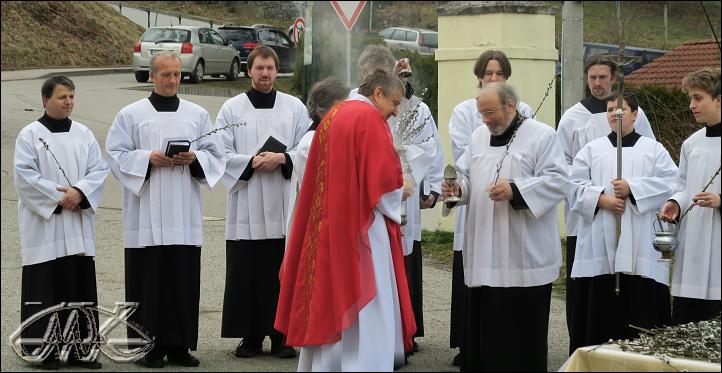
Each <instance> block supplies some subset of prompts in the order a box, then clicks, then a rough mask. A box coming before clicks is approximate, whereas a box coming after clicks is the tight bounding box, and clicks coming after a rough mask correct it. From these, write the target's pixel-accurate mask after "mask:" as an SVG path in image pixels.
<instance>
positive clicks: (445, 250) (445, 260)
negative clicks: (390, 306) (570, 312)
mask: <svg viewBox="0 0 722 373" xmlns="http://www.w3.org/2000/svg"><path fill="white" fill-rule="evenodd" d="M565 241H566V240H565V239H562V240H561V246H562V266H561V268H560V269H559V278H557V279H556V281H554V284H552V293H553V294H554V295H557V296H560V297H564V296H565V295H566V285H565V281H566V273H567V266H566V257H567V250H566V242H565ZM421 244H422V247H423V252H424V258H425V259H429V260H430V261H431V263H430V264H431V265H433V266H436V267H438V268H442V269H447V270H451V268H452V262H453V259H454V253H453V250H454V249H453V245H454V232H448V231H442V230H435V231H429V230H425V229H424V230H422V231H421Z"/></svg>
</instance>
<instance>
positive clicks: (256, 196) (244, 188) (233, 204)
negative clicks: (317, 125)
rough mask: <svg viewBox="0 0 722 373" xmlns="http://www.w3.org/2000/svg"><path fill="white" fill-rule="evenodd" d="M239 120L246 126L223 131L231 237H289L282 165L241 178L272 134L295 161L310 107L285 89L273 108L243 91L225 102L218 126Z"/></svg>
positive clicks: (228, 233) (287, 183)
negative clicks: (253, 100)
mask: <svg viewBox="0 0 722 373" xmlns="http://www.w3.org/2000/svg"><path fill="white" fill-rule="evenodd" d="M240 122H243V123H246V125H245V126H241V127H236V128H233V130H232V131H224V133H223V135H222V136H221V137H222V139H223V143H224V145H225V151H226V155H227V157H228V163H227V165H226V172H225V175H224V176H223V184H224V185H225V187H226V190H227V191H228V207H227V215H226V240H265V239H276V238H284V237H285V236H286V221H287V217H288V215H289V214H288V208H289V199H290V191H291V182H290V180H289V179H285V178H284V177H283V175H282V174H281V168H280V166H279V168H277V169H276V170H274V171H272V172H260V171H254V173H253V175H252V176H251V178H250V179H249V180H248V181H245V180H240V177H241V175H242V174H243V172H244V171H245V170H246V167H247V166H249V162H251V159H252V158H253V156H255V155H256V154H257V153H258V151H259V150H260V149H261V147H262V146H263V144H264V143H265V142H266V140H268V139H269V137H270V136H273V137H274V138H275V139H276V140H278V141H280V142H281V143H283V144H284V145H285V146H286V153H288V155H289V156H290V158H291V160H293V159H294V158H295V152H296V146H297V144H298V142H299V141H300V140H301V138H302V137H303V135H304V134H306V132H307V130H308V125H309V117H308V111H306V107H305V106H304V105H303V103H302V102H301V101H300V100H299V99H297V98H296V97H293V96H291V95H288V94H285V93H282V92H276V101H275V104H274V107H273V108H272V109H256V108H254V107H253V104H252V103H251V101H250V100H249V99H248V95H246V93H242V94H240V95H238V96H236V97H233V98H230V99H229V100H228V101H226V102H225V103H224V104H223V106H222V107H221V110H220V112H219V113H218V118H217V119H216V127H223V126H225V125H227V124H229V123H240ZM294 168H295V165H294Z"/></svg>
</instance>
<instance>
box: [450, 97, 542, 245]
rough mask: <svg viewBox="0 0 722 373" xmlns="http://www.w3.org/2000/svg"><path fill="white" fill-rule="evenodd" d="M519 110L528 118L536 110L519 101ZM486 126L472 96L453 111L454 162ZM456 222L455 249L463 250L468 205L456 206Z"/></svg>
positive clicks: (451, 134)
mask: <svg viewBox="0 0 722 373" xmlns="http://www.w3.org/2000/svg"><path fill="white" fill-rule="evenodd" d="M517 111H518V112H519V113H520V114H521V115H523V116H524V117H526V118H531V117H532V115H533V114H534V112H533V111H532V110H531V107H530V106H529V105H528V104H526V103H524V102H521V101H519V103H518V104H517ZM483 126H484V121H483V120H482V115H481V114H480V113H479V110H478V109H477V108H476V99H475V98H472V99H469V100H466V101H462V102H461V103H459V104H458V105H456V107H454V110H453V111H452V112H451V119H450V120H449V136H450V137H451V155H452V157H454V164H456V162H458V161H459V158H461V156H462V155H463V154H464V152H465V151H466V149H467V148H468V147H469V143H471V134H472V133H474V131H475V130H476V129H477V128H479V127H483ZM454 220H455V224H454V251H461V249H462V248H463V247H464V231H465V230H466V228H465V227H466V206H464V205H460V206H457V207H456V218H455V219H454Z"/></svg>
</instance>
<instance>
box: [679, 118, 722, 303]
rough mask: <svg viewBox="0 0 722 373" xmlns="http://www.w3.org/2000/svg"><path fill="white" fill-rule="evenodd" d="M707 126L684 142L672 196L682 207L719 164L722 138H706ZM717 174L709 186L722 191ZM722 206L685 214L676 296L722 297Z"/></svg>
mask: <svg viewBox="0 0 722 373" xmlns="http://www.w3.org/2000/svg"><path fill="white" fill-rule="evenodd" d="M705 130H706V129H705V128H702V129H701V130H699V131H697V132H695V133H694V134H692V136H690V137H689V138H688V139H687V140H685V141H684V143H683V144H682V151H681V153H680V157H679V176H678V178H677V182H676V184H675V194H674V196H672V199H673V200H675V201H677V203H678V204H679V207H680V209H681V212H680V215H681V214H682V213H683V212H684V211H686V210H687V208H688V207H689V206H690V204H691V203H692V197H694V196H695V195H696V194H697V193H700V192H702V189H703V188H704V187H705V185H707V183H708V182H709V180H710V179H711V178H712V175H714V173H715V172H716V171H717V169H718V168H719V167H720V138H719V137H706V136H705ZM721 177H722V175H717V177H715V179H714V181H713V182H712V184H710V186H709V187H708V188H707V191H708V192H713V193H717V194H719V193H720V178H721ZM720 223H721V221H720V209H719V208H708V207H699V206H695V207H694V208H692V210H690V212H689V213H688V214H687V215H686V216H685V217H684V219H683V220H682V223H681V228H680V233H679V236H678V238H679V246H677V255H676V259H675V262H674V272H673V274H672V295H674V296H676V297H685V298H696V299H707V300H720V261H721V260H722V258H720Z"/></svg>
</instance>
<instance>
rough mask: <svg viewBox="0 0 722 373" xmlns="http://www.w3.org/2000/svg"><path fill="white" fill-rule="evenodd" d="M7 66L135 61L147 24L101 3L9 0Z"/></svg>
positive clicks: (5, 34) (5, 16) (5, 26)
mask: <svg viewBox="0 0 722 373" xmlns="http://www.w3.org/2000/svg"><path fill="white" fill-rule="evenodd" d="M1 6H2V66H1V68H2V70H12V69H31V68H52V67H67V66H76V67H88V66H116V65H130V64H131V63H132V55H133V47H134V45H135V42H136V41H137V40H138V39H139V38H140V35H142V33H143V28H142V27H140V26H138V25H136V24H135V23H133V22H131V21H130V20H128V19H126V18H125V17H122V16H120V15H119V14H118V13H117V12H116V11H114V10H113V9H112V8H110V7H109V6H107V5H105V4H103V3H101V2H72V1H69V2H54V1H43V2H40V1H33V2H30V1H27V2H25V1H23V2H20V1H3V2H2V4H1Z"/></svg>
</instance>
